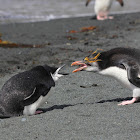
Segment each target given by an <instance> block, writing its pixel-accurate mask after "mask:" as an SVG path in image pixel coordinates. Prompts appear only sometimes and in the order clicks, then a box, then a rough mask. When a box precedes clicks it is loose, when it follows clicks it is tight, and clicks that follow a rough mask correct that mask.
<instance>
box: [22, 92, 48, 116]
mask: <svg viewBox="0 0 140 140" xmlns="http://www.w3.org/2000/svg"><path fill="white" fill-rule="evenodd" d="M50 93H51V92H50V91H49V93H48V94H47V95H46V96H40V97H39V99H38V100H37V101H36V102H34V103H33V104H31V105H28V106H25V107H24V110H23V114H24V115H34V114H35V112H36V110H37V109H38V108H39V107H40V106H41V105H42V104H44V103H45V102H46V101H47V99H48V96H49V94H50Z"/></svg>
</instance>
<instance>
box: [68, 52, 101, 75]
mask: <svg viewBox="0 0 140 140" xmlns="http://www.w3.org/2000/svg"><path fill="white" fill-rule="evenodd" d="M74 65H79V66H80V67H79V68H78V69H75V70H74V71H73V72H78V71H81V70H84V71H92V72H98V71H100V65H102V56H101V53H97V50H96V51H94V52H93V53H92V54H90V55H89V56H87V57H85V58H84V59H83V60H82V61H75V62H73V63H72V64H71V66H74Z"/></svg>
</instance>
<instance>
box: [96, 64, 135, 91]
mask: <svg viewBox="0 0 140 140" xmlns="http://www.w3.org/2000/svg"><path fill="white" fill-rule="evenodd" d="M99 74H102V75H107V76H111V77H114V78H115V79H116V80H117V81H119V82H121V84H122V85H123V86H125V87H127V88H129V89H131V90H134V89H136V88H137V87H136V86H134V85H132V84H131V83H130V82H129V80H128V78H127V71H126V70H124V69H121V68H119V67H116V66H113V67H109V68H107V69H105V70H102V71H99Z"/></svg>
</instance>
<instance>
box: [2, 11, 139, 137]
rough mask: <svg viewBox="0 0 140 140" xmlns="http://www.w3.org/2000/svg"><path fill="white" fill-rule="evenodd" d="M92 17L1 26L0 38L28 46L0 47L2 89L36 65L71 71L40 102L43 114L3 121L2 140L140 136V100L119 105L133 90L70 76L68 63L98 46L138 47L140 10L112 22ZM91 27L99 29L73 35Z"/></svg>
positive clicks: (100, 79) (112, 82)
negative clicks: (57, 67) (41, 102)
mask: <svg viewBox="0 0 140 140" xmlns="http://www.w3.org/2000/svg"><path fill="white" fill-rule="evenodd" d="M90 18H91V17H82V18H70V19H59V20H52V21H48V22H38V23H21V24H20V23H18V24H16V23H13V24H5V25H0V33H1V34H2V37H1V39H2V40H7V41H11V42H13V43H16V44H28V46H27V47H26V48H24V47H21V48H20V46H21V45H19V47H18V48H12V47H11V48H10V47H8V48H7V47H6V48H4V46H1V47H0V78H1V80H0V87H1V86H2V85H3V84H4V82H5V81H6V80H8V79H9V78H10V77H11V76H12V75H14V74H16V73H19V72H21V71H24V70H28V69H30V68H32V67H34V66H36V65H44V64H48V65H51V66H61V65H62V64H66V66H65V69H64V71H65V72H69V73H70V75H68V76H65V77H62V78H61V79H60V80H59V81H58V82H57V83H56V87H55V88H54V89H52V94H50V96H49V98H48V102H47V104H44V106H42V108H44V110H45V111H46V112H45V113H43V114H40V115H34V116H20V117H15V118H9V119H1V120H0V139H1V140H8V139H9V140H34V139H39V140H139V139H140V102H138V103H135V104H133V105H126V106H118V105H117V104H118V103H119V102H121V101H122V100H125V99H131V96H132V91H129V90H127V89H125V88H123V87H122V86H121V85H120V84H119V83H118V82H117V81H115V80H114V79H112V78H109V77H103V76H101V75H97V74H94V73H90V72H89V73H88V72H78V73H74V74H72V70H74V69H75V67H70V64H71V63H72V62H73V61H76V60H81V59H83V58H84V57H85V56H87V55H89V54H90V52H91V51H95V50H96V49H97V48H101V49H103V50H109V49H111V48H115V47H132V48H140V13H133V14H122V15H115V18H114V20H106V21H97V20H91V19H90ZM89 26H96V29H95V30H93V31H87V32H78V33H69V31H70V30H75V31H79V30H80V28H81V27H89ZM29 45H31V47H30V46H29ZM37 45H38V46H37ZM32 46H34V47H32Z"/></svg>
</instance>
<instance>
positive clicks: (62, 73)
mask: <svg viewBox="0 0 140 140" xmlns="http://www.w3.org/2000/svg"><path fill="white" fill-rule="evenodd" d="M65 66H66V65H65V64H64V65H62V66H61V67H59V68H58V69H57V72H58V74H61V75H63V76H64V75H69V73H64V72H59V71H60V70H61V69H62V68H64V67H65Z"/></svg>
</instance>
